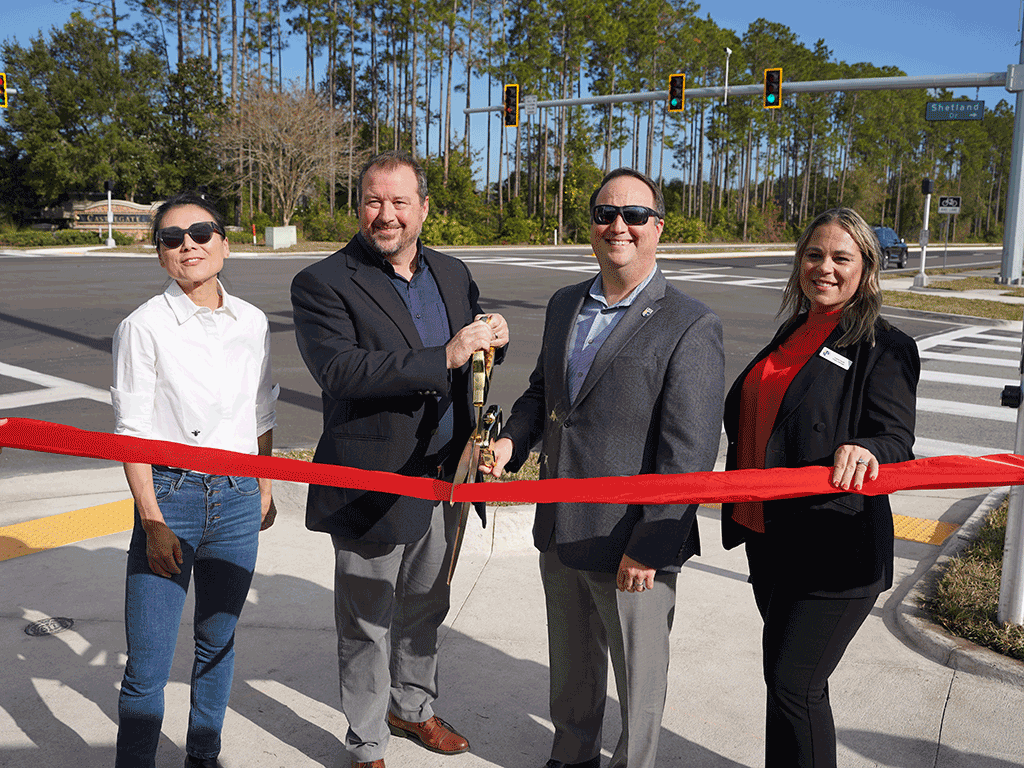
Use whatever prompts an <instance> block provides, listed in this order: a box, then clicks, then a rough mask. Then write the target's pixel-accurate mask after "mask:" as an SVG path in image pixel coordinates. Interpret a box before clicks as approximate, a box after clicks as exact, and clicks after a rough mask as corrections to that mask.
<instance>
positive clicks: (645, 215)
mask: <svg viewBox="0 0 1024 768" xmlns="http://www.w3.org/2000/svg"><path fill="white" fill-rule="evenodd" d="M590 215H591V216H593V217H594V223H595V224H611V223H612V222H613V221H615V219H617V218H618V217H619V216H622V220H623V221H624V222H625V223H626V224H627V225H629V226H631V227H638V226H640V225H642V224H646V223H647V220H648V219H649V218H651V216H654V217H655V218H656V219H660V218H661V214H659V213H658V212H657V211H656V210H654V209H653V208H648V207H647V206H646V205H595V206H594V207H593V209H592V210H591V211H590Z"/></svg>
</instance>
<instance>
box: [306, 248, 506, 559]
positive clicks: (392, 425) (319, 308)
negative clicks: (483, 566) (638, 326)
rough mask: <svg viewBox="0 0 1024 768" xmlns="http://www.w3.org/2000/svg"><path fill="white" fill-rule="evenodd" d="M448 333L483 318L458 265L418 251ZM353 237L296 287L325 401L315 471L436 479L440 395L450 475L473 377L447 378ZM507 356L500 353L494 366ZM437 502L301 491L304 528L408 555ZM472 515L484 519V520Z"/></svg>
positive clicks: (436, 354)
mask: <svg viewBox="0 0 1024 768" xmlns="http://www.w3.org/2000/svg"><path fill="white" fill-rule="evenodd" d="M421 254H422V258H423V259H424V260H425V261H426V263H427V264H428V265H429V266H430V271H431V273H432V274H433V276H434V280H435V281H436V282H437V287H438V289H439V291H440V293H441V298H442V299H443V300H444V304H445V308H446V310H447V313H448V323H449V326H450V330H451V332H452V333H454V332H456V331H458V330H459V329H460V328H462V327H463V326H465V325H467V324H468V323H470V322H472V321H473V318H474V316H475V315H478V314H480V313H481V312H482V310H481V309H480V305H479V303H478V299H479V295H480V292H479V290H478V289H477V286H476V283H474V282H473V278H472V277H471V276H470V274H469V270H468V269H467V267H466V265H465V264H463V263H462V262H461V261H459V260H458V259H454V258H452V257H450V256H447V255H445V254H443V253H438V252H437V251H433V250H431V249H429V248H423V249H422V251H421ZM375 259H377V257H376V256H375V255H373V254H371V253H369V252H367V250H366V249H365V248H364V247H363V245H362V243H361V241H360V239H359V237H358V236H357V237H354V238H352V240H351V241H349V243H348V245H346V246H345V247H344V248H342V249H341V250H340V251H337V252H336V253H334V254H332V255H331V256H328V257H327V258H326V259H323V260H322V261H319V262H317V263H316V264H312V265H310V266H309V267H307V268H306V269H304V270H302V271H301V272H299V274H297V275H296V276H295V278H294V280H293V281H292V287H291V297H292V307H293V310H294V315H295V337H296V339H297V341H298V345H299V352H300V353H301V354H302V359H303V360H304V361H305V363H306V366H307V367H308V368H309V371H310V373H312V374H313V378H314V379H316V383H317V384H319V385H320V388H321V390H322V391H323V410H324V431H323V435H322V436H321V437H320V442H319V443H318V444H317V448H316V453H315V455H314V457H313V460H314V461H316V462H322V463H326V464H339V465H343V466H348V467H357V468H360V469H376V470H383V471H386V472H397V473H399V474H402V475H409V476H412V477H437V472H438V466H437V462H438V457H437V456H436V455H434V456H427V454H426V450H427V447H428V445H429V443H430V438H431V430H432V429H433V428H434V427H435V426H436V421H437V410H438V408H437V405H436V402H437V395H438V394H441V395H445V394H450V396H451V398H452V401H453V407H454V421H455V426H454V438H453V440H452V443H451V444H450V445H451V451H450V453H449V455H447V456H446V457H444V464H445V470H446V473H448V474H450V473H452V472H453V471H454V469H455V465H456V464H457V463H458V460H459V453H460V451H461V449H462V445H463V444H464V443H465V442H466V440H467V439H468V437H469V434H470V432H471V431H472V428H473V413H472V403H471V402H470V401H471V399H472V396H471V388H470V376H469V366H468V365H466V366H463V368H462V369H459V370H453V371H451V372H449V371H448V369H447V364H446V358H445V349H444V347H443V346H442V347H429V348H424V347H423V344H422V342H421V341H420V336H419V333H418V332H417V330H416V326H415V325H414V324H413V321H412V317H411V315H410V314H409V310H408V308H407V307H406V305H405V302H403V301H402V297H401V296H400V295H399V294H398V291H396V290H395V287H394V286H393V285H392V284H391V281H390V279H389V278H388V276H387V275H386V274H385V273H384V271H383V270H382V269H381V267H380V265H379V262H377V261H375ZM503 355H504V350H499V351H498V355H497V359H498V360H499V361H500V359H501V357H503ZM432 508H433V502H431V501H428V500H424V499H414V498H409V497H405V496H398V495H395V494H388V493H380V492H367V491H360V490H353V489H347V488H333V487H328V486H320V485H311V486H309V496H308V499H307V503H306V527H307V528H309V529H311V530H315V531H326V532H328V533H332V534H336V535H339V536H342V537H345V538H351V539H363V540H366V541H375V542H386V543H396V544H397V543H409V542H412V541H417V540H418V539H420V538H421V537H422V536H423V535H424V533H426V530H427V526H428V524H429V522H430V516H431V510H432ZM478 511H480V512H482V509H479V510H478Z"/></svg>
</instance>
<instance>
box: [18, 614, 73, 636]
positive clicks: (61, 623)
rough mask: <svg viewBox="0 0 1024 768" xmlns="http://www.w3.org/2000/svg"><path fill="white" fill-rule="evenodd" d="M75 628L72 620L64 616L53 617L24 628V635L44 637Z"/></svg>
mask: <svg viewBox="0 0 1024 768" xmlns="http://www.w3.org/2000/svg"><path fill="white" fill-rule="evenodd" d="M73 626H75V620H74V619H68V618H65V617H64V616H55V617H54V618H52V619H43V620H42V621H37V622H35V623H34V624H29V625H28V626H27V627H25V634H26V635H31V636H32V637H45V636H46V635H56V634H57V633H58V632H63V631H64V630H65V629H71V628H72V627H73Z"/></svg>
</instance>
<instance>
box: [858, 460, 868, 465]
mask: <svg viewBox="0 0 1024 768" xmlns="http://www.w3.org/2000/svg"><path fill="white" fill-rule="evenodd" d="M857 463H858V464H867V462H866V461H864V459H857Z"/></svg>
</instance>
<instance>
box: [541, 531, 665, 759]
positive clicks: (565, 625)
mask: <svg viewBox="0 0 1024 768" xmlns="http://www.w3.org/2000/svg"><path fill="white" fill-rule="evenodd" d="M540 572H541V580H542V581H543V583H544V596H545V600H546V604H547V618H548V656H549V659H550V667H551V693H550V695H551V722H552V723H553V724H554V726H555V739H554V744H553V745H552V747H551V757H552V758H554V759H555V760H561V761H562V762H565V763H581V762H585V761H586V760H590V759H592V758H594V757H596V756H597V755H599V754H600V752H601V725H602V722H603V720H604V706H605V700H606V698H607V691H608V656H609V653H610V654H611V663H612V669H613V671H614V673H615V687H616V689H617V691H618V696H619V707H620V710H621V713H622V733H621V735H620V736H619V741H618V744H617V746H616V747H615V753H614V754H613V755H612V760H611V762H610V763H609V764H608V768H625V766H627V765H628V766H629V768H654V765H655V758H656V757H657V754H658V737H659V735H660V733H661V718H662V715H663V713H664V711H665V696H666V693H667V690H668V661H669V632H670V630H671V629H672V617H673V614H674V612H675V603H676V577H677V576H678V574H676V573H666V572H658V573H657V574H655V577H654V588H653V589H650V590H647V591H645V592H638V593H633V592H619V591H618V588H617V587H616V584H615V576H616V575H615V574H614V573H599V572H596V571H579V570H576V569H575V568H569V567H567V566H565V565H563V564H562V562H561V561H560V560H559V559H558V554H557V552H556V551H555V549H554V548H552V549H550V550H549V551H547V552H542V553H541V555H540Z"/></svg>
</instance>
